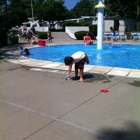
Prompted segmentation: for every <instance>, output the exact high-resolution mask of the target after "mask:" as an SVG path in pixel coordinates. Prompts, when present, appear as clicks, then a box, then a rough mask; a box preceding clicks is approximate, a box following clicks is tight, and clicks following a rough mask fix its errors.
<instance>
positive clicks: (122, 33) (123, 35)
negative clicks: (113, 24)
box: [119, 32, 127, 41]
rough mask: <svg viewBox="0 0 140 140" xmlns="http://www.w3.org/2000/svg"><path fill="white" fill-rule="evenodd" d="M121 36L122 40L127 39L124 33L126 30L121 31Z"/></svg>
mask: <svg viewBox="0 0 140 140" xmlns="http://www.w3.org/2000/svg"><path fill="white" fill-rule="evenodd" d="M119 37H120V40H121V41H122V40H127V36H126V35H125V34H124V32H120V33H119Z"/></svg>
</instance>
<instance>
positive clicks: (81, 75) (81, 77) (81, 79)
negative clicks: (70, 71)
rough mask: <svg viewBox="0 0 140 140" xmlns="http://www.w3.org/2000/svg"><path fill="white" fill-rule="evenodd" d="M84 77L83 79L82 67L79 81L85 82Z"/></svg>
mask: <svg viewBox="0 0 140 140" xmlns="http://www.w3.org/2000/svg"><path fill="white" fill-rule="evenodd" d="M83 81H84V79H83V69H80V80H79V82H83Z"/></svg>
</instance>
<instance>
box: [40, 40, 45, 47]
mask: <svg viewBox="0 0 140 140" xmlns="http://www.w3.org/2000/svg"><path fill="white" fill-rule="evenodd" d="M38 45H39V46H46V40H38Z"/></svg>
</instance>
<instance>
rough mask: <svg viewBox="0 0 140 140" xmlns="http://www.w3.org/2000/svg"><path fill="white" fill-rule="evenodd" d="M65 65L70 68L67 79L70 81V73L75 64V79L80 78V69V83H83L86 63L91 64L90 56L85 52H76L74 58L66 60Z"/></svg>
mask: <svg viewBox="0 0 140 140" xmlns="http://www.w3.org/2000/svg"><path fill="white" fill-rule="evenodd" d="M64 62H65V65H66V66H69V67H68V75H67V78H66V79H70V73H71V70H72V64H73V63H75V78H76V79H77V77H78V69H80V79H79V82H83V81H84V79H83V73H84V72H83V69H84V64H85V62H86V63H87V64H89V59H88V56H87V54H86V53H85V52H80V51H78V52H75V53H74V54H73V55H72V56H67V57H65V59H64Z"/></svg>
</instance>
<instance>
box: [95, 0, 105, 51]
mask: <svg viewBox="0 0 140 140" xmlns="http://www.w3.org/2000/svg"><path fill="white" fill-rule="evenodd" d="M95 8H98V29H97V49H98V50H101V49H102V48H103V32H104V8H105V5H104V0H98V5H96V6H95Z"/></svg>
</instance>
